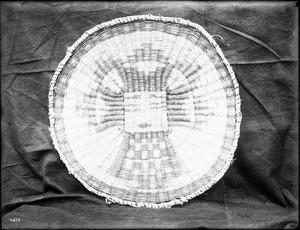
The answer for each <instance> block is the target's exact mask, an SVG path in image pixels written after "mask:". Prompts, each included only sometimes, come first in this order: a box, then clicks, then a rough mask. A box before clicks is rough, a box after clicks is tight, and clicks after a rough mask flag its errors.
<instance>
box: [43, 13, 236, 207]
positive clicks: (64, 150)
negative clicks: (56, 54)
mask: <svg viewBox="0 0 300 230" xmlns="http://www.w3.org/2000/svg"><path fill="white" fill-rule="evenodd" d="M49 114H50V130H51V135H52V138H53V142H54V145H55V147H56V149H57V150H58V152H59V154H60V157H61V159H62V160H63V162H64V163H65V164H66V166H67V168H68V170H69V171H70V173H72V174H73V175H74V176H75V177H76V178H77V179H78V180H79V181H80V182H81V183H82V184H83V185H84V186H85V187H86V188H87V189H89V190H90V191H91V192H94V193H96V194H98V195H100V196H104V197H106V198H107V199H108V200H109V201H111V202H116V203H120V204H127V205H131V206H137V207H141V206H145V207H152V208H160V207H171V206H173V205H175V204H182V203H183V202H186V201H187V200H189V199H191V198H193V197H195V196H197V195H199V194H201V193H203V192H204V191H206V190H207V189H208V188H210V187H211V186H212V185H213V184H215V183H216V182H217V181H218V180H219V179H220V178H221V177H222V176H223V175H224V173H225V172H226V170H227V169H228V167H229V165H230V163H231V162H232V158H233V154H234V151H235V149H236V146H237V140H238V137H239V128H240V121H241V113H240V97H239V89H238V83H237V81H236V78H235V75H234V73H233V71H232V69H231V67H230V66H229V64H228V62H227V61H226V59H225V57H224V55H223V54H222V52H221V50H220V48H219V47H218V45H217V44H216V43H215V42H214V40H213V39H212V37H211V36H210V35H209V34H208V33H207V32H206V31H205V30H204V29H203V28H202V27H201V26H199V25H197V24H194V23H191V22H189V21H186V20H184V19H178V18H167V17H157V16H152V15H141V16H130V17H126V18H119V19H115V20H112V21H110V22H106V23H103V24H100V25H98V26H96V27H94V28H93V29H91V30H89V31H87V32H86V33H85V34H83V36H82V37H81V38H80V39H79V40H78V41H77V42H76V43H75V44H74V45H73V46H72V47H70V48H69V49H68V52H67V55H66V57H65V58H64V60H63V61H62V62H61V63H60V64H59V66H58V68H57V70H56V72H55V74H54V77H53V80H52V82H51V88H50V92H49Z"/></svg>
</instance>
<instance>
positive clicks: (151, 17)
mask: <svg viewBox="0 0 300 230" xmlns="http://www.w3.org/2000/svg"><path fill="white" fill-rule="evenodd" d="M146 20H150V21H158V22H169V23H176V24H180V25H186V26H190V27H193V28H195V29H197V30H198V31H199V32H200V33H201V34H203V35H204V36H205V37H206V38H207V39H208V41H209V42H210V44H212V45H213V47H214V48H215V49H216V51H217V54H218V55H219V56H220V58H221V60H222V61H223V63H224V64H225V66H226V68H227V70H228V72H229V76H230V78H231V81H232V83H233V86H234V92H235V121H236V122H235V125H236V129H235V133H234V138H233V144H232V146H231V149H230V151H229V154H228V157H227V159H226V163H225V166H224V167H223V168H222V170H221V171H220V172H219V173H218V174H217V175H216V176H215V177H214V178H213V180H211V181H210V182H209V183H208V184H207V185H206V186H205V187H204V188H201V189H198V190H197V191H195V192H193V193H191V194H190V195H188V196H184V197H180V198H176V199H173V200H170V201H165V202H161V203H147V202H135V201H130V200H124V199H121V198H119V197H116V196H114V195H111V194H107V193H104V192H102V191H99V190H96V189H94V188H93V187H91V186H90V185H89V184H88V183H87V182H86V181H84V180H83V179H82V178H81V176H80V175H79V174H78V173H77V172H76V171H75V170H74V168H72V167H71V165H70V164H69V163H68V161H67V160H66V159H65V157H64V153H63V152H62V151H61V149H60V145H59V143H58V140H57V136H56V132H55V118H56V114H55V111H54V91H55V85H56V81H57V79H58V77H59V74H60V73H61V71H62V69H63V68H64V66H65V64H66V63H67V62H68V60H69V59H70V58H71V57H72V53H73V52H74V50H75V49H76V48H77V47H78V46H79V45H80V44H81V43H82V42H84V41H85V40H86V39H87V38H88V37H90V36H91V35H93V34H94V33H96V32H97V31H99V30H102V29H104V28H109V27H111V26H114V25H118V24H125V23H129V22H134V21H146ZM48 99H49V112H48V114H49V120H50V128H49V130H50V135H51V138H52V141H53V144H54V147H55V149H56V150H57V151H58V153H59V156H60V159H61V160H62V161H63V162H64V164H65V165H66V167H67V169H68V171H69V173H70V174H72V175H73V176H74V177H75V178H76V179H77V180H79V181H80V182H81V183H82V184H83V185H84V186H85V188H87V189H88V190H89V191H90V192H93V193H95V194H97V195H99V196H102V197H105V198H106V199H105V200H106V203H108V204H110V203H118V204H122V205H129V206H133V207H147V208H171V207H172V206H173V205H177V204H181V205H182V204H183V203H184V202H187V201H188V200H190V199H192V198H194V197H196V196H198V195H200V194H202V193H203V192H204V191H206V190H207V189H209V188H210V187H212V186H213V185H214V184H215V183H217V182H218V181H219V180H220V179H221V178H222V177H223V176H224V174H225V172H226V171H227V170H228V168H229V166H230V165H231V164H232V163H233V156H234V152H235V150H236V148H237V143H238V139H239V136H240V124H241V119H242V114H241V99H240V94H239V84H238V82H237V79H236V76H235V74H234V72H233V69H232V67H231V66H230V64H229V62H228V61H227V60H226V58H225V56H224V54H223V52H222V50H221V49H220V47H219V45H218V44H217V43H216V42H215V40H214V39H213V37H212V36H211V35H210V34H209V33H208V32H207V31H206V30H205V29H204V28H203V27H202V26H200V25H199V24H196V23H193V22H191V21H189V20H186V19H183V18H175V17H165V16H155V15H151V14H147V15H134V16H127V17H120V18H115V19H113V20H110V21H107V22H103V23H101V24H99V25H96V26H94V27H93V28H92V29H89V30H87V31H86V32H85V33H83V35H82V36H81V37H80V38H79V39H78V40H77V41H76V42H75V43H74V44H73V45H72V46H71V47H69V48H68V49H67V52H66V55H65V57H64V58H63V60H62V61H61V62H60V63H59V64H58V67H57V68H56V70H55V73H54V75H53V77H52V80H51V83H50V90H49V94H48Z"/></svg>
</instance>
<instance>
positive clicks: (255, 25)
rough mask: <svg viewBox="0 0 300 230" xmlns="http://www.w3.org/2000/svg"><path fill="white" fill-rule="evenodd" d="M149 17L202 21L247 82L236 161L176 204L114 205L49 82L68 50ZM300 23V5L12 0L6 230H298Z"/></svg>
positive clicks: (8, 10)
mask: <svg viewBox="0 0 300 230" xmlns="http://www.w3.org/2000/svg"><path fill="white" fill-rule="evenodd" d="M138 14H154V15H162V16H171V17H181V18H184V19H188V20H190V21H192V22H195V23H198V24H200V25H202V26H203V27H204V29H206V30H207V31H208V32H209V33H210V34H211V35H213V36H214V38H215V40H216V42H217V43H218V44H219V45H220V47H221V49H222V50H223V52H224V55H225V57H226V58H227V60H228V61H229V63H230V64H231V65H232V67H233V70H234V71H235V74H236V76H237V78H238V82H239V84H240V94H241V99H242V107H241V109H242V113H243V119H242V123H241V134H240V139H239V142H238V147H237V150H236V151H235V156H234V159H235V161H234V163H233V164H232V166H231V167H230V168H229V170H228V171H227V172H226V174H225V175H224V177H223V178H222V179H221V180H220V181H219V182H218V183H217V184H215V185H214V186H213V187H212V188H210V189H209V190H208V191H206V192H205V193H204V194H202V195H200V196H198V197H196V198H194V199H192V200H190V201H189V202H188V203H185V204H184V205H183V206H174V207H173V208H171V209H160V210H155V209H147V208H139V209H137V208H133V207H129V206H122V205H118V204H110V205H107V204H106V203H105V199H104V198H102V197H98V196H96V195H93V194H91V193H90V192H88V191H87V190H86V189H85V188H84V187H83V186H82V185H81V183H80V182H78V181H77V180H76V179H75V178H74V177H73V176H72V175H70V174H69V173H68V171H67V169H66V167H65V165H64V164H63V162H62V161H61V160H60V158H59V155H58V153H57V151H56V150H55V149H54V147H53V144H52V140H51V137H50V133H49V130H48V128H49V119H48V91H49V84H50V81H51V78H52V76H53V74H54V71H55V69H56V67H57V65H58V63H59V62H60V61H61V60H62V59H63V58H64V55H65V52H66V50H67V47H69V46H71V45H72V44H73V43H74V42H75V41H76V40H77V39H78V38H79V37H80V36H81V35H82V34H83V33H84V32H85V31H86V30H88V29H90V28H92V27H94V26H95V25H97V24H100V23H102V22H105V21H108V20H111V19H114V18H117V17H122V16H129V15H138ZM297 22H298V8H297V7H296V2H276V1H275V2H252V3H247V2H246V1H245V2H237V3H235V2H180V1H176V2H169V1H167V2H32V1H24V2H1V109H2V110H1V128H2V129H1V130H2V131H1V145H2V148H1V150H2V158H1V160H2V163H1V166H2V174H1V188H2V189H1V192H2V195H1V198H2V227H3V228H4V229H11V228H14V229H15V228H38V229H43V228H68V229H70V228H78V229H79V228H80V229H82V228H89V229H90V228H201V227H203V228H295V227H297V226H298V182H297V175H298V152H297V151H298V149H297V146H298V143H297V139H298V138H297V137H298V129H297V127H298V115H297V113H296V111H297V103H298V99H297V96H296V95H298V94H297V92H298V88H297V85H298V72H297V69H298V53H297V50H298V43H297V42H298V37H297V36H298V24H297ZM99 151H101V150H99Z"/></svg>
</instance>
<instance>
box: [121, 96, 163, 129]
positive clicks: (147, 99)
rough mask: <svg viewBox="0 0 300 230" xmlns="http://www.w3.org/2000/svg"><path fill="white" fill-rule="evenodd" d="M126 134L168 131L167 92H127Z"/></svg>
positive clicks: (125, 98)
mask: <svg viewBox="0 0 300 230" xmlns="http://www.w3.org/2000/svg"><path fill="white" fill-rule="evenodd" d="M124 102H125V132H129V133H134V132H157V131H166V130H167V129H168V120H167V103H166V92H126V93H124Z"/></svg>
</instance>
